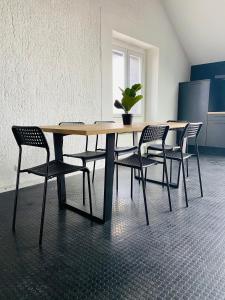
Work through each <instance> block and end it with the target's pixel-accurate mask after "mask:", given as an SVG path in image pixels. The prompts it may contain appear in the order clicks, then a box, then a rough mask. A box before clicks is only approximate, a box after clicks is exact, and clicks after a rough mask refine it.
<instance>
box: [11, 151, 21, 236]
mask: <svg viewBox="0 0 225 300" xmlns="http://www.w3.org/2000/svg"><path fill="white" fill-rule="evenodd" d="M21 156H22V150H21V148H20V152H19V158H18V167H17V175H16V192H15V200H14V210H13V223H12V230H13V232H15V229H16V211H17V201H18V195H19V183H20V166H21Z"/></svg>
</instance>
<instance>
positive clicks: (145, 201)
mask: <svg viewBox="0 0 225 300" xmlns="http://www.w3.org/2000/svg"><path fill="white" fill-rule="evenodd" d="M141 181H142V189H143V197H144V205H145V217H146V223H147V225H149V219H148V206H147V200H146V192H145V180H144V173H143V169H142V168H141Z"/></svg>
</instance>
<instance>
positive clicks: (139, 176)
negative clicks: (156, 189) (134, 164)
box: [138, 170, 141, 185]
mask: <svg viewBox="0 0 225 300" xmlns="http://www.w3.org/2000/svg"><path fill="white" fill-rule="evenodd" d="M138 183H139V185H140V184H141V172H140V170H138Z"/></svg>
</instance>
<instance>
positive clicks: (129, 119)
mask: <svg viewBox="0 0 225 300" xmlns="http://www.w3.org/2000/svg"><path fill="white" fill-rule="evenodd" d="M122 118H123V125H131V124H132V119H133V115H132V114H122Z"/></svg>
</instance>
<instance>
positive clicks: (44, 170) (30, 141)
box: [12, 126, 92, 245]
mask: <svg viewBox="0 0 225 300" xmlns="http://www.w3.org/2000/svg"><path fill="white" fill-rule="evenodd" d="M12 131H13V134H14V137H15V139H16V141H17V144H18V146H19V158H18V168H17V180H16V193H15V202H14V213H13V224H12V229H13V231H14V232H15V224H16V211H17V200H18V192H19V180H20V173H25V172H26V173H29V174H34V175H37V176H42V177H44V178H45V181H44V193H43V202H42V213H41V226H40V235H39V245H41V244H42V235H43V226H44V216H45V204H46V192H47V183H48V180H49V179H51V178H54V177H57V176H59V175H62V174H69V173H73V172H78V171H81V172H83V173H87V175H88V188H89V202H90V213H91V215H92V201H91V186H90V172H89V170H88V169H87V168H84V167H81V166H74V165H70V164H66V163H64V162H62V161H59V160H52V161H49V158H50V151H49V146H48V143H47V140H46V138H45V136H44V133H43V132H42V130H41V129H40V128H39V127H34V126H13V127H12ZM22 146H32V147H39V148H43V149H45V150H46V153H47V156H46V163H44V164H42V165H39V166H35V167H32V168H28V169H23V170H21V158H22Z"/></svg>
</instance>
